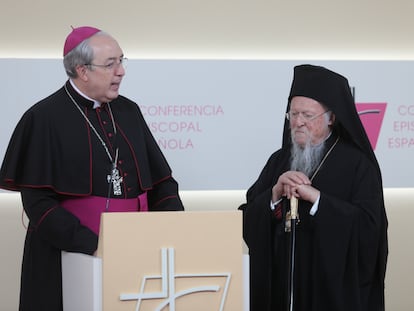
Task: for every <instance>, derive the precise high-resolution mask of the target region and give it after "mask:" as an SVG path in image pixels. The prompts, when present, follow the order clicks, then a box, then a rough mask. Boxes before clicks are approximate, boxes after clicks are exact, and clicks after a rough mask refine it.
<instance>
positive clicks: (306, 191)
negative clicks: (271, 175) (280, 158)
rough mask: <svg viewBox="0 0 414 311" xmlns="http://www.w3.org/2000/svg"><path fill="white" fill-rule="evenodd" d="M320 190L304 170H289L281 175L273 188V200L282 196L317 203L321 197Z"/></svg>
mask: <svg viewBox="0 0 414 311" xmlns="http://www.w3.org/2000/svg"><path fill="white" fill-rule="evenodd" d="M319 193H320V192H319V190H318V189H316V188H314V187H313V186H312V182H311V181H310V179H309V178H308V177H307V176H306V175H305V174H303V173H302V172H297V171H287V172H285V173H283V174H282V175H280V176H279V179H278V180H277V183H276V185H274V186H273V188H272V202H276V201H278V200H279V199H281V198H282V197H284V196H285V197H287V198H288V199H290V198H291V197H292V196H294V197H297V198H298V199H301V200H305V201H309V202H311V203H315V201H316V200H317V199H318V197H319Z"/></svg>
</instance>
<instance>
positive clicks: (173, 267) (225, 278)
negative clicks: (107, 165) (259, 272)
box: [62, 211, 248, 311]
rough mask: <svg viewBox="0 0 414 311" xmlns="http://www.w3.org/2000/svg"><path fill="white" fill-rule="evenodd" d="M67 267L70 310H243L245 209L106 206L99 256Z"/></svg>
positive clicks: (77, 257) (65, 261) (69, 257)
mask: <svg viewBox="0 0 414 311" xmlns="http://www.w3.org/2000/svg"><path fill="white" fill-rule="evenodd" d="M62 273H63V274H62V276H63V304H64V311H83V310H85V311H113V310H117V311H124V310H125V311H127V310H130V311H147V310H148V311H149V310H151V311H154V310H160V311H161V310H165V311H176V310H177V311H185V310H199V311H203V310H208V311H213V310H214V311H215V310H217V311H223V310H228V311H233V310H237V311H239V310H243V309H245V308H246V306H244V307H243V304H244V303H246V302H244V300H245V298H244V296H245V295H246V294H248V293H245V292H246V288H245V286H244V285H243V284H245V283H246V280H245V279H244V278H243V240H242V214H241V212H240V211H211V212H201V211H200V212H199V211H196V212H148V213H105V214H103V215H102V218H101V233H100V239H99V247H98V257H93V256H87V255H83V254H74V253H65V252H63V253H62ZM245 310H247V309H245Z"/></svg>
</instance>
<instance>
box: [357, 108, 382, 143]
mask: <svg viewBox="0 0 414 311" xmlns="http://www.w3.org/2000/svg"><path fill="white" fill-rule="evenodd" d="M355 105H356V109H357V111H358V114H359V117H360V119H361V122H362V124H363V126H364V128H365V131H366V132H367V135H368V138H369V141H370V143H371V146H372V149H374V150H375V147H376V146H377V141H378V136H379V133H380V130H381V125H382V120H383V119H384V114H385V109H386V107H387V103H356V104H355Z"/></svg>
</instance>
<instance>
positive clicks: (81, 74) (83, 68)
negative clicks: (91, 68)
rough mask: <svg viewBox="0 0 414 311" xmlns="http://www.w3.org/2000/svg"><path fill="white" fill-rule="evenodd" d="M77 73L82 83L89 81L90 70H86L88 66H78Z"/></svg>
mask: <svg viewBox="0 0 414 311" xmlns="http://www.w3.org/2000/svg"><path fill="white" fill-rule="evenodd" d="M76 72H77V74H78V77H79V79H81V80H82V81H87V80H88V75H87V73H88V69H87V68H86V65H78V66H76Z"/></svg>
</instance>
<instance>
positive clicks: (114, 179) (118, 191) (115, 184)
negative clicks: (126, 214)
mask: <svg viewBox="0 0 414 311" xmlns="http://www.w3.org/2000/svg"><path fill="white" fill-rule="evenodd" d="M107 180H108V183H112V189H113V191H114V195H122V188H121V183H122V181H123V178H122V177H121V176H119V170H118V169H117V168H116V166H115V165H114V166H113V167H112V171H111V175H108V176H107Z"/></svg>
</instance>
